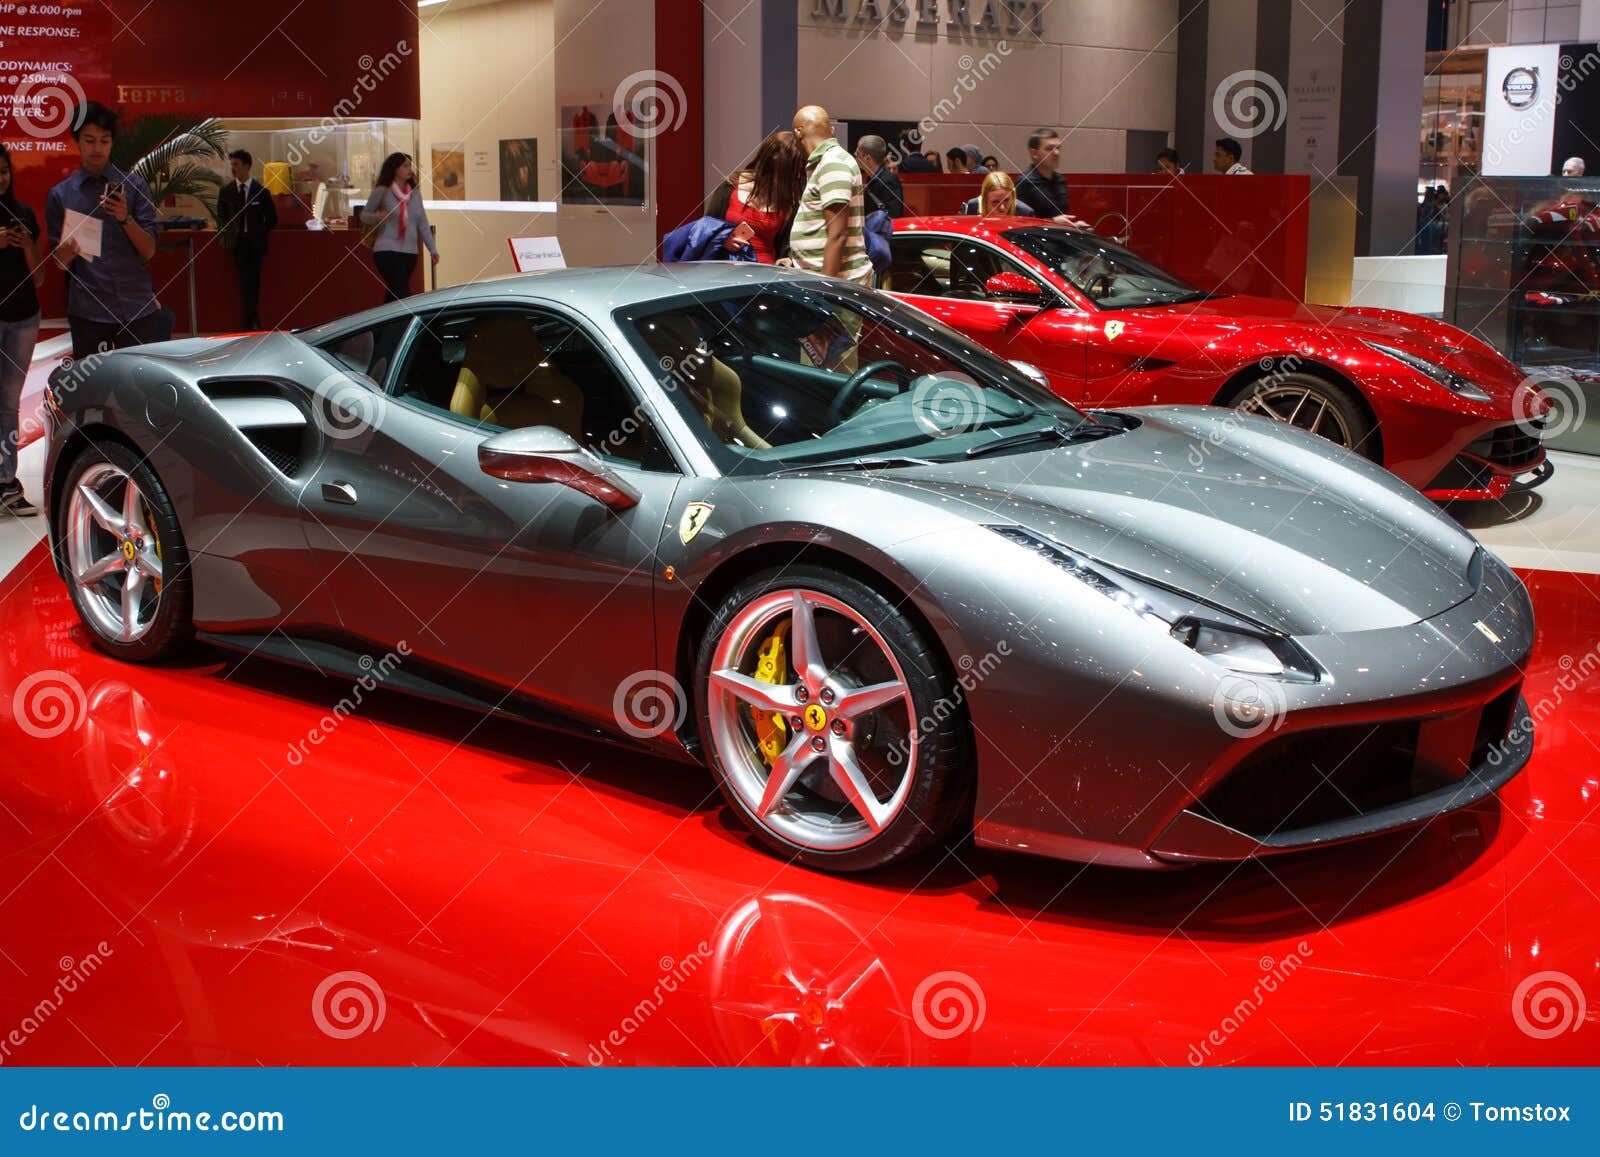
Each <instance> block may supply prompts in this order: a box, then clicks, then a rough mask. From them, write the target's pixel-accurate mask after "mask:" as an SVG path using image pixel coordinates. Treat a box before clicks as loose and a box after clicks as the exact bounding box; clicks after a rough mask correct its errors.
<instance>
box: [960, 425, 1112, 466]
mask: <svg viewBox="0 0 1600 1157" xmlns="http://www.w3.org/2000/svg"><path fill="white" fill-rule="evenodd" d="M1120 433H1122V428H1121V427H1119V426H1103V425H1097V424H1096V423H1093V422H1084V423H1083V424H1082V425H1081V426H1063V425H1061V423H1059V422H1056V423H1052V424H1051V425H1049V426H1042V427H1040V428H1039V429H1037V430H1023V431H1022V432H1020V433H1017V434H1007V435H1006V436H1005V437H1003V438H996V439H995V440H994V441H993V442H984V443H982V444H980V445H977V446H973V447H972V448H971V449H969V450H968V451H967V457H968V458H980V457H982V456H983V455H985V454H998V453H1000V452H1001V451H1002V450H1010V449H1013V448H1015V447H1017V446H1026V445H1028V444H1029V443H1030V442H1047V441H1056V442H1061V443H1069V442H1096V441H1099V440H1100V439H1101V438H1110V437H1112V436H1113V435H1116V434H1120Z"/></svg>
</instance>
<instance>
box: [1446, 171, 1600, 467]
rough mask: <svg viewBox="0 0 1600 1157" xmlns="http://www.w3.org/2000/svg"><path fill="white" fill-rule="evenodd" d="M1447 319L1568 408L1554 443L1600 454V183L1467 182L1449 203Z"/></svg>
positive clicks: (1540, 180) (1513, 179) (1529, 179)
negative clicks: (1520, 369)
mask: <svg viewBox="0 0 1600 1157" xmlns="http://www.w3.org/2000/svg"><path fill="white" fill-rule="evenodd" d="M1445 319H1446V320H1447V321H1450V322H1452V323H1453V324H1455V325H1458V326H1460V327H1461V328H1463V329H1465V330H1467V331H1468V332H1470V333H1473V334H1475V335H1477V336H1478V337H1480V338H1482V339H1483V340H1485V341H1487V342H1488V343H1489V344H1490V345H1493V346H1494V347H1495V348H1496V349H1498V350H1500V352H1501V353H1503V354H1505V355H1506V357H1508V358H1510V359H1511V360H1512V361H1513V362H1516V363H1517V364H1518V365H1519V366H1522V367H1523V368H1524V369H1526V370H1527V371H1528V372H1529V373H1530V374H1537V375H1538V376H1539V378H1540V379H1541V380H1542V381H1543V382H1544V383H1545V388H1546V389H1547V390H1548V391H1550V392H1551V393H1552V394H1553V395H1554V396H1555V400H1556V402H1557V404H1558V405H1559V406H1570V407H1571V409H1570V410H1569V411H1568V415H1569V416H1568V419H1567V420H1566V421H1562V422H1557V423H1554V424H1553V427H1552V428H1553V429H1560V430H1561V431H1562V432H1561V434H1560V435H1559V436H1558V437H1557V438H1555V439H1553V440H1552V441H1551V445H1553V446H1556V447H1557V448H1559V449H1565V450H1581V451H1584V452H1586V453H1600V178H1596V179H1593V180H1590V179H1585V178H1563V177H1474V178H1472V179H1471V180H1469V181H1468V182H1467V183H1466V184H1465V185H1464V186H1463V188H1462V190H1461V191H1460V192H1459V193H1458V194H1457V195H1456V196H1455V197H1454V198H1452V201H1451V210H1450V242H1449V248H1448V264H1447V268H1446V275H1445ZM1591 401H1593V402H1594V403H1595V405H1592V406H1591V405H1590V404H1589V403H1590V402H1591ZM1591 412H1592V413H1593V414H1594V415H1595V421H1594V422H1592V423H1591V422H1588V421H1586V420H1585V418H1586V416H1587V415H1588V414H1589V413H1591Z"/></svg>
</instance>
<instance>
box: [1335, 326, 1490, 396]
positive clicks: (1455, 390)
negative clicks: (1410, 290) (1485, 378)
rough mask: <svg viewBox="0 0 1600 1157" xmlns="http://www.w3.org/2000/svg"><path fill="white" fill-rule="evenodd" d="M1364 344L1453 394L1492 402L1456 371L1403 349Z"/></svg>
mask: <svg viewBox="0 0 1600 1157" xmlns="http://www.w3.org/2000/svg"><path fill="white" fill-rule="evenodd" d="M1362 344H1363V345H1365V346H1367V347H1368V348H1370V349H1375V350H1377V351H1378V352H1379V353H1380V354H1383V355H1385V356H1386V357H1391V358H1393V359H1394V360H1395V361H1397V362H1404V363H1405V364H1406V365H1408V366H1410V367H1411V368H1412V369H1414V370H1416V371H1417V373H1419V374H1421V375H1422V376H1423V377H1425V378H1431V379H1432V380H1433V381H1435V382H1437V383H1438V384H1439V385H1441V386H1443V387H1444V388H1445V389H1447V390H1449V391H1450V392H1451V393H1452V394H1460V395H1461V396H1462V397H1463V398H1470V399H1471V400H1472V401H1474V402H1487V401H1491V400H1492V399H1491V398H1490V397H1489V395H1488V394H1486V393H1484V391H1483V390H1482V389H1481V388H1479V387H1478V386H1475V385H1473V384H1472V383H1471V382H1469V381H1467V379H1466V378H1464V377H1462V376H1461V375H1460V374H1458V373H1456V372H1455V371H1454V370H1447V369H1445V368H1444V367H1443V366H1441V365H1436V364H1435V363H1433V362H1430V361H1429V360H1428V359H1427V358H1424V357H1418V356H1417V355H1416V354H1413V353H1407V352H1406V351H1405V350H1403V349H1396V348H1395V347H1394V346H1392V345H1384V344H1383V343H1382V342H1376V341H1365V340H1364V341H1363V342H1362Z"/></svg>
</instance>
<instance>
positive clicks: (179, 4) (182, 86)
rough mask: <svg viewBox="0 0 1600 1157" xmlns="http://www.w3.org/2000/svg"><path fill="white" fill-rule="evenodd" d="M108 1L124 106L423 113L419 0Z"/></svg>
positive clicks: (308, 113)
mask: <svg viewBox="0 0 1600 1157" xmlns="http://www.w3.org/2000/svg"><path fill="white" fill-rule="evenodd" d="M106 3H107V4H108V6H109V7H110V9H111V12H112V16H113V24H114V26H115V31H114V34H113V39H112V42H111V74H112V79H113V80H114V82H115V85H116V92H115V94H114V99H115V100H116V102H117V103H118V105H119V106H121V111H122V112H123V113H125V114H129V115H137V114H138V113H139V112H140V111H161V112H197V113H199V114H200V115H215V116H224V117H324V116H334V115H337V114H336V111H335V110H336V109H337V108H339V107H340V102H346V104H345V106H344V107H345V108H346V109H348V108H349V107H350V106H352V105H353V106H354V108H353V111H345V112H344V115H349V116H375V117H394V118H402V119H411V120H417V119H420V118H421V116H422V84H421V70H420V68H419V65H418V58H417V49H418V41H419V36H420V32H419V28H418V20H417V10H416V5H415V4H414V3H408V2H401V0H336V2H333V0H274V2H270V3H252V2H250V0H243V2H237V3H227V2H226V0H157V2H156V3H150V2H149V0H106ZM379 73H382V76H381V79H380V78H379V76H378V74H379Z"/></svg>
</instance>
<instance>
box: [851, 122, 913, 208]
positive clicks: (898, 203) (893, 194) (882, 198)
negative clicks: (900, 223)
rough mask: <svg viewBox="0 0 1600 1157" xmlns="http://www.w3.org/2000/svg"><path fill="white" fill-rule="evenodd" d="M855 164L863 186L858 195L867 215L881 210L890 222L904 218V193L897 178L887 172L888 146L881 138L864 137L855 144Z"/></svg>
mask: <svg viewBox="0 0 1600 1157" xmlns="http://www.w3.org/2000/svg"><path fill="white" fill-rule="evenodd" d="M856 164H858V165H860V166H861V176H862V178H863V179H864V181H865V183H864V184H863V185H862V188H861V195H862V196H863V197H865V198H866V202H867V212H868V213H871V212H872V211H873V210H882V211H883V212H884V213H887V214H888V215H889V218H890V219H891V220H893V219H894V218H896V217H904V216H905V215H906V198H905V191H904V189H902V188H901V185H900V178H899V177H897V176H895V175H894V174H893V173H891V172H890V171H889V144H888V142H887V141H885V140H884V139H883V138H882V137H878V136H865V137H862V138H861V139H860V140H859V141H857V142H856Z"/></svg>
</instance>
